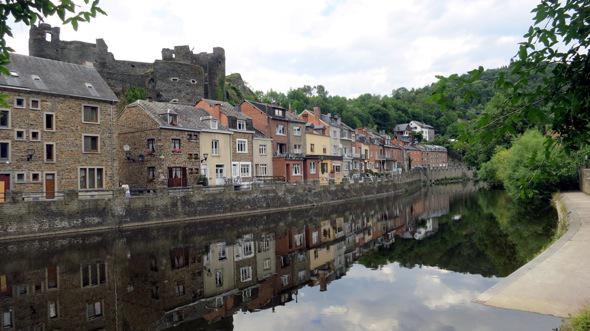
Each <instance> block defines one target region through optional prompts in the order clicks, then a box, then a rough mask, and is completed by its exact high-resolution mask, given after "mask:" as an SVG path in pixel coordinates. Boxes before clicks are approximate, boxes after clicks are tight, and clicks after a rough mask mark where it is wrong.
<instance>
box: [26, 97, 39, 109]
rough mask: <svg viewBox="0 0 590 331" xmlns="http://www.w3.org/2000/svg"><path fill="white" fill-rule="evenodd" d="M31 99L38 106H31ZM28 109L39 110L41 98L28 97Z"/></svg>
mask: <svg viewBox="0 0 590 331" xmlns="http://www.w3.org/2000/svg"><path fill="white" fill-rule="evenodd" d="M33 101H37V104H38V105H39V107H33ZM29 109H32V110H41V99H37V98H30V99H29Z"/></svg>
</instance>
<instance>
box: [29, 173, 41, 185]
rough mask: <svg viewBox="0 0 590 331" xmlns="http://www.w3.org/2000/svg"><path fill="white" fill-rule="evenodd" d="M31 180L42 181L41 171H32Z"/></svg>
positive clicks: (34, 181)
mask: <svg viewBox="0 0 590 331" xmlns="http://www.w3.org/2000/svg"><path fill="white" fill-rule="evenodd" d="M31 182H33V183H40V182H41V173H40V172H31Z"/></svg>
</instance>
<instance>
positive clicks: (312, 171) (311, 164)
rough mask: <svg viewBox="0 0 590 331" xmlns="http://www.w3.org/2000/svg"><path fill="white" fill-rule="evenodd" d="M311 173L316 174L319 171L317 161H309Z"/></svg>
mask: <svg viewBox="0 0 590 331" xmlns="http://www.w3.org/2000/svg"><path fill="white" fill-rule="evenodd" d="M309 173H310V174H312V175H315V174H316V173H317V166H316V162H315V161H311V162H310V163H309Z"/></svg>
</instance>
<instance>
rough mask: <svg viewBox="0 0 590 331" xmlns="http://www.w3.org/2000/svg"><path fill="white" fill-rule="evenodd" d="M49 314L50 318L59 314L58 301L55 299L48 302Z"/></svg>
mask: <svg viewBox="0 0 590 331" xmlns="http://www.w3.org/2000/svg"><path fill="white" fill-rule="evenodd" d="M47 315H49V318H56V317H57V316H58V312H57V302H55V301H49V302H47Z"/></svg>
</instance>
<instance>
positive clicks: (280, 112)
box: [275, 108, 285, 117]
mask: <svg viewBox="0 0 590 331" xmlns="http://www.w3.org/2000/svg"><path fill="white" fill-rule="evenodd" d="M275 116H281V117H283V116H285V115H284V113H283V110H282V109H278V108H275Z"/></svg>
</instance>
